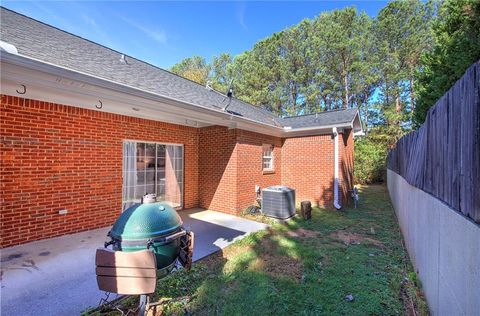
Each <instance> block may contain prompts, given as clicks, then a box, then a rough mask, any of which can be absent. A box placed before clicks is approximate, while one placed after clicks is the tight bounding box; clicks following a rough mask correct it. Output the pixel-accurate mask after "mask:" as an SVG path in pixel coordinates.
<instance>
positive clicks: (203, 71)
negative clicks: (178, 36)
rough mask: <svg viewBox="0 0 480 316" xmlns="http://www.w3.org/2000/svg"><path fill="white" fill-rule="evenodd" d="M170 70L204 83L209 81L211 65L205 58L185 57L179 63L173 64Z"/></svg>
mask: <svg viewBox="0 0 480 316" xmlns="http://www.w3.org/2000/svg"><path fill="white" fill-rule="evenodd" d="M170 71H171V72H173V73H175V74H177V75H179V76H182V77H184V78H187V79H190V80H192V81H195V82H198V83H200V84H202V85H204V84H206V83H207V78H208V74H209V71H210V66H209V65H207V62H206V61H205V58H203V57H200V56H193V57H188V58H185V59H183V60H182V61H180V62H179V63H177V64H175V65H173V66H172V68H170Z"/></svg>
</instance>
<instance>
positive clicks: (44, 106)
mask: <svg viewBox="0 0 480 316" xmlns="http://www.w3.org/2000/svg"><path fill="white" fill-rule="evenodd" d="M0 132H1V133H0V134H1V143H0V150H1V165H0V202H1V206H0V207H1V217H0V219H1V247H7V246H11V245H16V244H20V243H24V242H27V241H33V240H38V239H43V238H47V237H53V236H59V235H63V234H67V233H73V232H78V231H83V230H88V229H93V228H98V227H104V226H107V225H111V224H112V223H113V221H114V220H115V219H116V217H117V216H118V214H119V213H120V210H121V207H122V204H121V203H122V141H123V140H124V139H132V140H145V141H155V142H167V143H168V142H171V143H181V144H184V145H185V147H184V148H185V184H184V186H185V188H184V193H185V196H184V206H185V208H189V207H196V206H198V132H197V129H195V128H190V127H184V126H179V125H173V124H168V123H162V122H156V121H149V120H144V119H139V118H132V117H127V116H121V115H116V114H110V113H105V112H99V111H94V110H86V109H80V108H75V107H71V106H65V105H59V104H52V103H46V102H41V101H34V100H27V99H22V98H17V97H11V96H5V95H2V96H1V111H0ZM62 209H67V210H68V214H66V215H59V214H58V211H59V210H62Z"/></svg>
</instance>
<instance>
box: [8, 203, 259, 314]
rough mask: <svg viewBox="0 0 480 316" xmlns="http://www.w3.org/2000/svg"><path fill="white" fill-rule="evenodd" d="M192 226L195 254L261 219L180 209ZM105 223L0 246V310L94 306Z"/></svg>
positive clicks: (62, 310) (254, 227) (68, 310)
mask: <svg viewBox="0 0 480 316" xmlns="http://www.w3.org/2000/svg"><path fill="white" fill-rule="evenodd" d="M179 213H180V215H181V217H182V219H183V221H184V226H185V227H186V228H187V229H189V230H192V231H193V232H195V248H194V256H193V258H194V260H198V259H201V258H203V257H205V256H207V255H209V254H211V253H214V252H216V251H218V250H220V249H222V248H224V247H226V246H228V245H229V244H231V243H232V242H234V241H236V240H238V239H241V238H243V237H244V236H246V235H247V234H249V233H251V232H255V231H259V230H262V229H265V228H266V225H264V224H260V223H257V222H254V221H250V220H246V219H243V218H239V217H235V216H232V215H227V214H223V213H218V212H213V211H205V210H201V209H194V210H187V211H180V212H179ZM109 229H110V227H106V228H101V229H96V230H92V231H87V232H82V233H77V234H72V235H67V236H62V237H57V238H51V239H46V240H41V241H36V242H32V243H28V244H24V245H20V246H15V247H10V248H5V249H2V250H1V282H0V284H1V290H0V298H1V309H0V311H1V315H75V314H77V315H78V314H79V313H80V312H81V311H82V310H84V309H85V308H87V307H89V306H97V305H98V302H99V300H100V298H102V297H103V295H104V293H103V292H100V291H99V290H98V289H97V283H96V279H95V263H94V256H95V249H96V248H98V247H102V246H103V243H104V241H106V240H107V237H106V235H107V232H108V230H109Z"/></svg>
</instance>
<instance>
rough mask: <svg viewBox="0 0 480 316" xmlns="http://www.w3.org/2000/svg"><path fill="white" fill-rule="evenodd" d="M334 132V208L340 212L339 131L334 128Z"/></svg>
mask: <svg viewBox="0 0 480 316" xmlns="http://www.w3.org/2000/svg"><path fill="white" fill-rule="evenodd" d="M332 132H333V141H334V154H333V157H334V159H333V163H334V167H333V170H334V173H333V206H334V207H335V208H336V209H337V210H339V209H341V208H342V206H341V205H340V202H339V198H338V131H337V128H336V127H334V128H332Z"/></svg>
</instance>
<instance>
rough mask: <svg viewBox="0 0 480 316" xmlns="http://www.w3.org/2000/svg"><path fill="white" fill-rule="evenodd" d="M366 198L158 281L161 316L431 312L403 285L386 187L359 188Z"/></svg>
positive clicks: (403, 261) (404, 271)
mask: <svg viewBox="0 0 480 316" xmlns="http://www.w3.org/2000/svg"><path fill="white" fill-rule="evenodd" d="M361 199H362V200H361V203H360V207H359V208H358V209H350V208H347V209H345V210H344V211H342V212H338V211H336V210H325V209H319V208H314V209H313V214H312V215H313V216H312V219H311V220H309V221H304V220H303V219H301V218H294V219H292V220H290V221H288V222H286V223H284V224H275V225H273V226H272V227H271V229H269V230H266V231H261V232H257V233H254V234H251V235H249V236H247V237H246V238H244V239H242V240H240V241H238V242H236V243H234V244H233V245H231V246H229V247H227V248H225V249H223V250H222V251H219V252H218V253H216V254H214V255H211V256H209V257H206V258H204V259H202V260H201V261H200V262H198V263H196V264H195V265H194V268H193V269H192V270H191V271H190V272H185V271H178V272H177V273H175V274H173V275H171V276H168V277H167V278H165V279H163V280H159V282H158V286H157V292H156V294H155V301H163V304H161V305H160V306H159V307H158V308H157V310H156V314H157V315H160V314H162V315H172V314H174V315H179V314H194V315H212V314H213V315H255V314H258V315H264V314H266V315H290V314H295V315H296V314H307V315H372V314H373V315H380V314H383V315H398V314H408V308H407V307H406V306H407V305H412V306H414V307H417V313H419V314H426V313H427V311H428V310H427V309H426V305H425V302H424V301H423V299H422V298H421V295H419V294H418V293H420V291H419V289H418V288H416V287H415V285H412V284H411V282H410V283H406V281H405V280H408V276H409V273H411V272H412V270H411V265H410V263H409V260H408V256H407V255H406V252H405V250H404V248H403V247H402V238H401V235H400V234H399V230H398V225H397V224H396V219H395V216H394V214H393V211H392V209H391V206H390V202H389V200H388V196H387V195H386V193H385V188H384V187H365V188H362V191H361ZM372 228H373V231H372ZM341 236H349V239H348V240H347V241H348V242H345V241H346V240H344V239H342V237H341ZM349 294H351V295H352V296H353V298H354V299H353V301H347V300H345V297H346V296H347V295H349ZM412 302H413V303H412ZM407 303H408V304H407Z"/></svg>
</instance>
